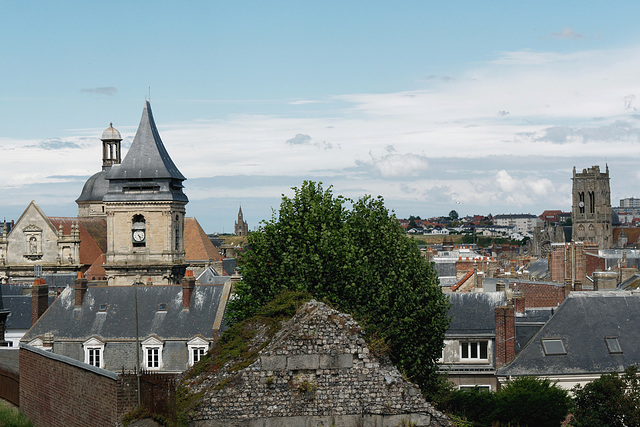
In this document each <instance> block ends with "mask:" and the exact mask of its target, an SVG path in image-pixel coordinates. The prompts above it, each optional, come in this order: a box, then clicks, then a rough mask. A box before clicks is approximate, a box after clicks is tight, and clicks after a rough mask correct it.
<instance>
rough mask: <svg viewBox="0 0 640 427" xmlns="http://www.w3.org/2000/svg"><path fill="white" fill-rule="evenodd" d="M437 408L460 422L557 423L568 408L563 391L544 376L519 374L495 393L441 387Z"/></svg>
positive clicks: (541, 425)
mask: <svg viewBox="0 0 640 427" xmlns="http://www.w3.org/2000/svg"><path fill="white" fill-rule="evenodd" d="M443 390H445V391H446V392H444V393H442V394H441V395H440V396H438V397H439V399H438V400H437V402H436V403H437V404H438V409H440V410H441V411H444V412H447V413H450V414H453V415H454V416H455V417H456V419H458V420H460V425H469V426H472V425H473V426H490V425H501V426H520V427H525V426H529V427H545V426H559V425H560V424H561V423H562V422H563V421H564V420H565V418H566V416H567V414H568V413H569V409H570V408H571V398H570V397H569V394H568V393H567V391H566V390H563V389H562V388H560V387H558V386H557V385H556V384H553V383H551V381H549V380H548V379H537V378H532V377H520V378H517V379H515V380H513V381H509V382H508V383H507V384H506V385H504V386H503V387H502V388H501V389H500V390H499V391H498V392H496V393H492V392H490V391H488V390H482V389H479V388H471V389H460V390H454V389H453V388H452V387H448V388H447V387H443Z"/></svg>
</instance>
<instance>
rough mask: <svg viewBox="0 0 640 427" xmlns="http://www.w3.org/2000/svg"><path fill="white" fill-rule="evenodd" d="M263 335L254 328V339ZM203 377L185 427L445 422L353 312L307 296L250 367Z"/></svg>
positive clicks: (384, 425)
mask: <svg viewBox="0 0 640 427" xmlns="http://www.w3.org/2000/svg"><path fill="white" fill-rule="evenodd" d="M261 339H262V343H265V340H266V339H268V338H266V337H265V336H264V334H262V335H261V334H260V333H258V335H257V336H256V338H254V341H255V340H258V341H260V340H261ZM231 364H232V363H231V362H230V363H227V364H225V365H224V366H223V367H221V368H220V369H218V371H217V372H215V373H212V372H209V373H205V374H201V376H200V377H199V378H196V380H195V381H191V382H190V384H191V385H190V386H189V387H190V390H191V392H194V393H202V397H201V399H200V400H199V401H198V403H197V404H196V405H195V406H194V407H193V410H192V411H190V422H189V425H193V426H227V427H276V426H277V427H289V426H290V427H293V426H304V427H311V426H314V427H315V426H327V427H329V426H343V427H351V426H353V427H356V426H357V427H374V426H375V427H387V426H450V425H452V424H451V423H450V421H449V420H448V419H447V418H446V416H445V415H443V414H442V413H440V412H438V411H436V410H435V409H434V408H433V406H431V405H430V404H429V403H428V402H427V401H425V399H424V398H423V397H422V394H421V393H420V390H419V389H418V387H417V386H416V385H414V384H412V383H411V382H409V381H407V380H406V379H404V378H403V377H402V375H401V374H400V372H399V371H398V369H397V368H396V367H395V366H393V365H392V364H391V363H390V362H389V361H388V359H387V358H385V357H377V356H375V355H373V354H372V352H371V351H370V350H369V348H368V346H367V344H366V342H365V340H364V338H363V332H362V329H361V328H360V326H359V325H358V324H357V322H355V321H354V320H353V318H352V317H351V316H350V315H347V314H343V313H340V312H338V311H336V310H334V309H332V308H330V307H329V306H327V305H326V304H323V303H320V302H317V301H314V300H312V301H310V302H307V303H306V304H304V305H303V306H302V307H301V308H300V309H299V310H298V311H297V313H296V314H295V315H294V316H293V317H292V318H291V319H290V320H289V321H287V322H286V323H284V324H283V325H282V328H281V329H280V330H279V331H278V332H277V333H276V334H275V335H274V336H273V338H272V339H271V342H269V343H267V344H266V346H265V347H264V348H263V349H262V350H261V351H260V353H259V354H258V357H257V359H255V361H253V363H251V364H250V365H249V366H248V367H246V368H244V369H241V370H238V371H232V370H231V369H230V366H231Z"/></svg>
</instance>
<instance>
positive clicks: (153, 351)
mask: <svg viewBox="0 0 640 427" xmlns="http://www.w3.org/2000/svg"><path fill="white" fill-rule="evenodd" d="M159 367H160V347H147V368H149V369H154V368H155V369H157V368H159Z"/></svg>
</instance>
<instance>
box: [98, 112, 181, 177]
mask: <svg viewBox="0 0 640 427" xmlns="http://www.w3.org/2000/svg"><path fill="white" fill-rule="evenodd" d="M157 178H169V179H177V180H180V181H184V180H185V179H186V178H185V177H184V175H182V174H181V173H180V171H179V170H178V168H177V167H176V165H175V164H174V163H173V160H171V157H170V156H169V153H167V150H166V148H165V147H164V144H163V143H162V139H160V134H159V133H158V129H157V128H156V123H155V121H154V120H153V114H152V112H151V104H150V103H149V101H145V106H144V110H143V111H142V118H141V119H140V125H139V126H138V131H137V132H136V136H135V137H134V138H133V142H132V143H131V148H129V151H128V152H127V155H126V156H125V158H124V159H123V160H122V163H121V164H120V165H119V166H118V165H114V166H113V167H112V168H111V169H110V170H109V172H108V174H107V179H157Z"/></svg>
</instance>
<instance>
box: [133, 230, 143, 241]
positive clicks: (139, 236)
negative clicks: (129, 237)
mask: <svg viewBox="0 0 640 427" xmlns="http://www.w3.org/2000/svg"><path fill="white" fill-rule="evenodd" d="M133 241H134V242H142V241H144V230H135V231H134V232H133Z"/></svg>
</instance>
